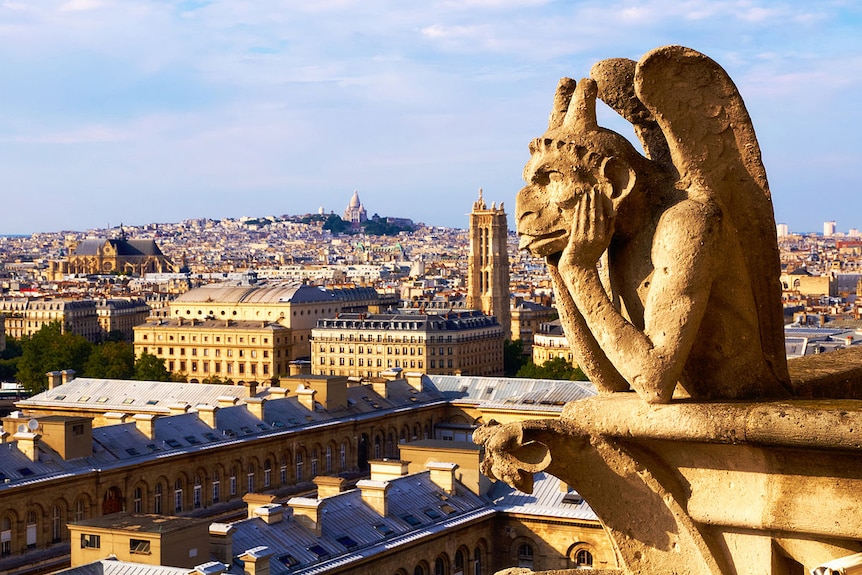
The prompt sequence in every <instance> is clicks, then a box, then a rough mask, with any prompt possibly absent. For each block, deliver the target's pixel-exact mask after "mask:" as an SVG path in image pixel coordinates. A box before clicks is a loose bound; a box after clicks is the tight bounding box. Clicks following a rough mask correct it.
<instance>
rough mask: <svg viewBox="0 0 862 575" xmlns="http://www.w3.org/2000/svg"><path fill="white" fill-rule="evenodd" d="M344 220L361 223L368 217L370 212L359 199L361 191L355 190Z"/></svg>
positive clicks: (356, 223)
mask: <svg viewBox="0 0 862 575" xmlns="http://www.w3.org/2000/svg"><path fill="white" fill-rule="evenodd" d="M343 219H344V221H345V222H350V223H351V224H355V225H359V224H361V223H362V222H364V221H366V220H367V219H368V214H367V212H366V211H365V206H363V205H362V202H360V201H359V192H358V191H356V190H353V196H352V197H351V198H350V202H349V203H348V204H347V208H345V210H344V218H343Z"/></svg>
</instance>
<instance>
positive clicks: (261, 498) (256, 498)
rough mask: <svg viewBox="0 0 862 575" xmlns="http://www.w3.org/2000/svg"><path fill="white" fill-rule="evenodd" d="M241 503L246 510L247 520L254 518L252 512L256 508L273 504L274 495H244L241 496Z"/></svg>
mask: <svg viewBox="0 0 862 575" xmlns="http://www.w3.org/2000/svg"><path fill="white" fill-rule="evenodd" d="M242 500H243V502H244V503H245V504H246V508H247V509H248V518H249V519H251V518H252V517H254V512H255V510H256V509H257V508H258V507H262V506H264V505H269V504H270V503H274V502H275V495H270V494H268V493H246V494H245V495H243V496H242Z"/></svg>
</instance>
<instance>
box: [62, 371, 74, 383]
mask: <svg viewBox="0 0 862 575" xmlns="http://www.w3.org/2000/svg"><path fill="white" fill-rule="evenodd" d="M60 373H61V374H62V376H63V378H62V381H63V383H69V382H70V381H72V380H73V379H75V370H74V369H64V370H63V371H61V372H60Z"/></svg>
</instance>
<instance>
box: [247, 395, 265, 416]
mask: <svg viewBox="0 0 862 575" xmlns="http://www.w3.org/2000/svg"><path fill="white" fill-rule="evenodd" d="M264 403H266V399H265V398H262V397H249V398H248V399H246V400H245V407H246V409H248V412H249V413H250V414H252V415H253V416H255V417H256V418H258V419H259V420H261V421H264V417H263V404H264Z"/></svg>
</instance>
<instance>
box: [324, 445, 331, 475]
mask: <svg viewBox="0 0 862 575" xmlns="http://www.w3.org/2000/svg"><path fill="white" fill-rule="evenodd" d="M324 465H325V466H326V473H332V447H331V446H329V445H327V446H326V460H325V463H324Z"/></svg>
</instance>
